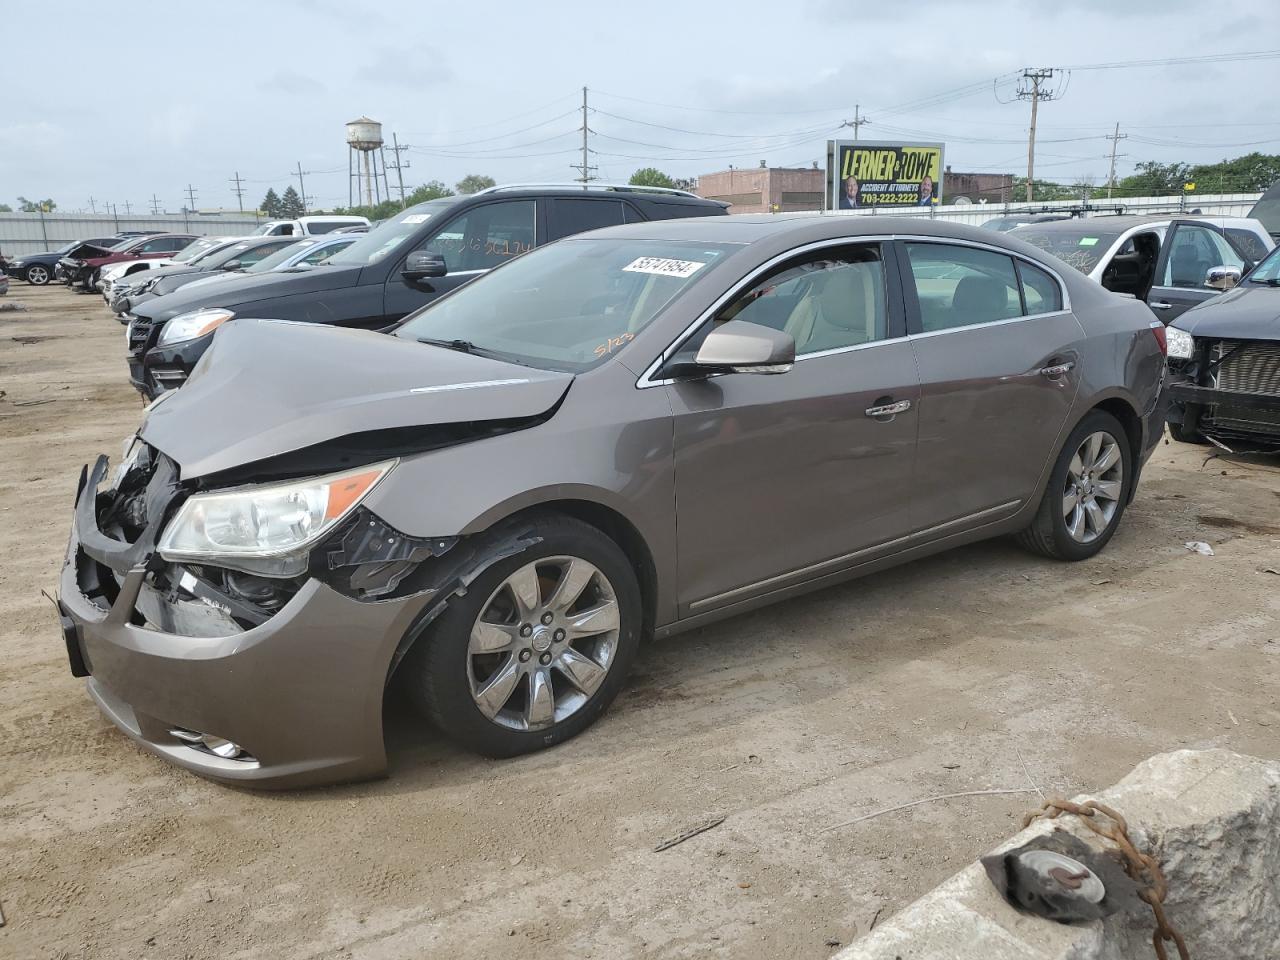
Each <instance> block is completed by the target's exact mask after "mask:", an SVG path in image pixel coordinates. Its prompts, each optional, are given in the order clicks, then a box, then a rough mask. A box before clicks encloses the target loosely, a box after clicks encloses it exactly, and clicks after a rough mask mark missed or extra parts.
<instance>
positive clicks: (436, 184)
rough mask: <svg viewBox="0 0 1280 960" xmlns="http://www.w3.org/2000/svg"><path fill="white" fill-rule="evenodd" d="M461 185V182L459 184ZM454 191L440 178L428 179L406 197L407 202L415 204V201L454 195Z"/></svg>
mask: <svg viewBox="0 0 1280 960" xmlns="http://www.w3.org/2000/svg"><path fill="white" fill-rule="evenodd" d="M459 186H461V184H459ZM452 196H453V191H452V190H450V189H449V188H448V187H446V186H445V185H444V184H443V183H441V182H440V181H439V180H428V181H427V182H426V183H424V184H423V185H422V186H420V187H419V188H418V189H417V190H415V191H413V193H411V194H409V196H407V197H405V201H404V202H405V204H406V205H408V206H410V207H411V206H413V205H414V204H415V203H426V202H427V201H428V200H439V199H440V198H441V197H452Z"/></svg>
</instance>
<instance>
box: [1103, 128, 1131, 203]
mask: <svg viewBox="0 0 1280 960" xmlns="http://www.w3.org/2000/svg"><path fill="white" fill-rule="evenodd" d="M1107 139H1108V140H1110V141H1111V171H1110V172H1109V173H1108V174H1107V199H1108V200H1110V199H1111V191H1112V189H1113V188H1114V187H1115V185H1116V146H1117V145H1118V144H1119V143H1120V141H1121V140H1127V139H1129V135H1128V134H1127V133H1121V132H1120V124H1119V123H1117V124H1116V132H1115V133H1113V134H1112V135H1111V136H1109V137H1107ZM1120 156H1124V154H1120Z"/></svg>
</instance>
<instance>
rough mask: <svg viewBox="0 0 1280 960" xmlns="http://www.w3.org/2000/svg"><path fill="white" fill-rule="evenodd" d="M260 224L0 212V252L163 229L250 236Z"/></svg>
mask: <svg viewBox="0 0 1280 960" xmlns="http://www.w3.org/2000/svg"><path fill="white" fill-rule="evenodd" d="M260 222H262V221H261V220H260V219H259V218H257V217H255V216H254V215H253V214H252V213H245V214H199V213H191V214H186V215H184V214H181V213H179V214H172V213H166V214H161V215H160V216H156V217H152V216H128V217H115V216H112V215H110V214H97V215H95V214H88V213H84V214H81V213H45V214H40V213H0V253H3V254H4V255H5V256H6V257H10V258H12V257H17V256H21V255H23V254H27V253H40V252H41V251H44V250H54V249H57V248H58V247H61V246H63V245H65V244H67V243H70V242H71V241H72V240H86V239H88V238H90V237H109V236H111V235H113V234H116V233H120V232H121V231H124V230H163V231H164V232H166V233H194V234H198V235H199V236H210V235H218V234H226V235H227V236H232V237H234V236H240V235H241V234H246V233H252V232H253V230H254V228H255V227H257V225H258V224H259V223H260Z"/></svg>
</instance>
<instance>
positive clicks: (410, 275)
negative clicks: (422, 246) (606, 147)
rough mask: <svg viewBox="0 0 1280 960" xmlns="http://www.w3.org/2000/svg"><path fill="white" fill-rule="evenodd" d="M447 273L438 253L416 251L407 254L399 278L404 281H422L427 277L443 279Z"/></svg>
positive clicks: (442, 259)
mask: <svg viewBox="0 0 1280 960" xmlns="http://www.w3.org/2000/svg"><path fill="white" fill-rule="evenodd" d="M448 272H449V267H448V265H447V264H446V263H445V262H444V257H443V256H441V255H440V254H438V253H425V252H423V251H417V252H415V253H411V254H409V256H408V258H407V259H406V260H405V262H404V269H403V270H401V271H400V276H402V277H404V278H405V279H406V280H424V279H426V278H427V277H443V276H444V275H445V274H446V273H448Z"/></svg>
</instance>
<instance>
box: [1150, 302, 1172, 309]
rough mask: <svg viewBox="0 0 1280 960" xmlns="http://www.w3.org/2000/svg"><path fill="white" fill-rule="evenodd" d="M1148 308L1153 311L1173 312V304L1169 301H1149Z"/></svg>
mask: <svg viewBox="0 0 1280 960" xmlns="http://www.w3.org/2000/svg"><path fill="white" fill-rule="evenodd" d="M1147 306H1148V307H1150V308H1151V309H1152V310H1172V309H1173V304H1172V303H1170V302H1169V301H1168V300H1148V301H1147Z"/></svg>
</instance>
